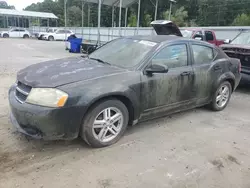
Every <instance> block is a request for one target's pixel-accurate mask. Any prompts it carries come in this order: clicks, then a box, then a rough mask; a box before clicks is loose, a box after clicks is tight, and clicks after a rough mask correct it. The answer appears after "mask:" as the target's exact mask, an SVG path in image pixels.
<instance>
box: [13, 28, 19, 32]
mask: <svg viewBox="0 0 250 188" xmlns="http://www.w3.org/2000/svg"><path fill="white" fill-rule="evenodd" d="M18 31H19V29H13V30H11V32H18Z"/></svg>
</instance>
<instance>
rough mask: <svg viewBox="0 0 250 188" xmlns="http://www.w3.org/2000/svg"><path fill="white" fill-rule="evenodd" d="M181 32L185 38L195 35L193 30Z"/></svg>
mask: <svg viewBox="0 0 250 188" xmlns="http://www.w3.org/2000/svg"><path fill="white" fill-rule="evenodd" d="M181 34H182V36H183V37H185V38H191V37H192V35H193V31H189V30H181Z"/></svg>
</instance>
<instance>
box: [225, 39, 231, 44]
mask: <svg viewBox="0 0 250 188" xmlns="http://www.w3.org/2000/svg"><path fill="white" fill-rule="evenodd" d="M231 42H232V41H231V40H230V39H226V40H224V44H230V43H231Z"/></svg>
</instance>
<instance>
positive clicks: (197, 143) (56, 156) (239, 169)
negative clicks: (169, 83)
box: [0, 39, 250, 188]
mask: <svg viewBox="0 0 250 188" xmlns="http://www.w3.org/2000/svg"><path fill="white" fill-rule="evenodd" d="M64 45H65V44H64V43H63V42H51V43H50V42H43V41H36V40H22V39H20V40H13V39H9V40H3V39H0V54H1V58H0V74H1V75H0V76H1V84H0V96H1V99H2V100H1V103H0V188H13V187H21V188H34V187H35V188H36V187H38V188H50V187H53V188H56V187H60V188H64V187H65V188H66V187H67V188H68V187H72V188H73V187H81V188H120V187H121V188H126V187H128V188H130V187H131V188H152V187H154V188H156V187H157V188H163V187H164V188H168V187H169V188H198V187H199V188H203V187H204V188H231V187H232V188H249V187H250V179H249V177H250V147H249V143H250V118H249V110H250V88H249V89H247V88H241V89H238V90H237V92H235V93H234V94H233V97H232V99H231V102H230V105H229V106H228V108H227V109H226V110H224V111H223V112H219V113H215V112H211V111H209V110H207V109H205V108H201V109H196V110H191V111H187V112H184V113H180V114H176V115H172V116H171V117H165V118H161V119H157V120H154V121H149V122H145V123H142V124H139V125H137V126H135V127H132V128H129V130H128V131H127V133H126V135H125V137H124V138H123V139H122V140H121V141H120V142H118V143H117V144H116V145H114V146H111V147H109V148H104V149H91V148H89V147H88V146H87V145H85V144H84V143H83V142H82V141H81V140H75V141H71V142H69V141H57V142H45V141H38V140H30V139H28V138H26V137H25V136H23V135H20V134H19V133H16V132H15V130H14V129H12V125H11V124H10V122H9V119H8V114H9V108H8V100H7V99H8V95H7V94H8V88H9V87H10V85H11V84H12V83H13V82H14V81H15V74H16V72H17V71H18V70H19V69H21V68H23V67H25V66H27V65H30V64H33V63H38V62H40V61H45V60H49V59H54V58H61V57H67V56H72V55H75V54H69V53H68V52H66V51H65V50H64V48H65V46H64Z"/></svg>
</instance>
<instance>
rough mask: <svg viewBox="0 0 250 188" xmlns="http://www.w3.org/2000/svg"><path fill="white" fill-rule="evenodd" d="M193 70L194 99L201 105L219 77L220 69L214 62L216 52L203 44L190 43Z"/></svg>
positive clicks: (217, 63) (218, 64)
mask: <svg viewBox="0 0 250 188" xmlns="http://www.w3.org/2000/svg"><path fill="white" fill-rule="evenodd" d="M191 48H192V51H193V65H192V66H193V70H194V75H195V76H194V92H195V95H196V98H197V99H199V100H200V101H197V102H198V103H199V102H201V103H203V102H204V101H206V100H207V99H208V98H209V97H210V95H211V90H212V85H213V82H214V81H216V80H217V79H218V77H219V76H220V75H221V71H222V67H221V65H220V63H219V62H217V61H216V56H217V51H216V50H215V49H214V48H212V47H210V46H206V45H204V44H199V43H192V44H191Z"/></svg>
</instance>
